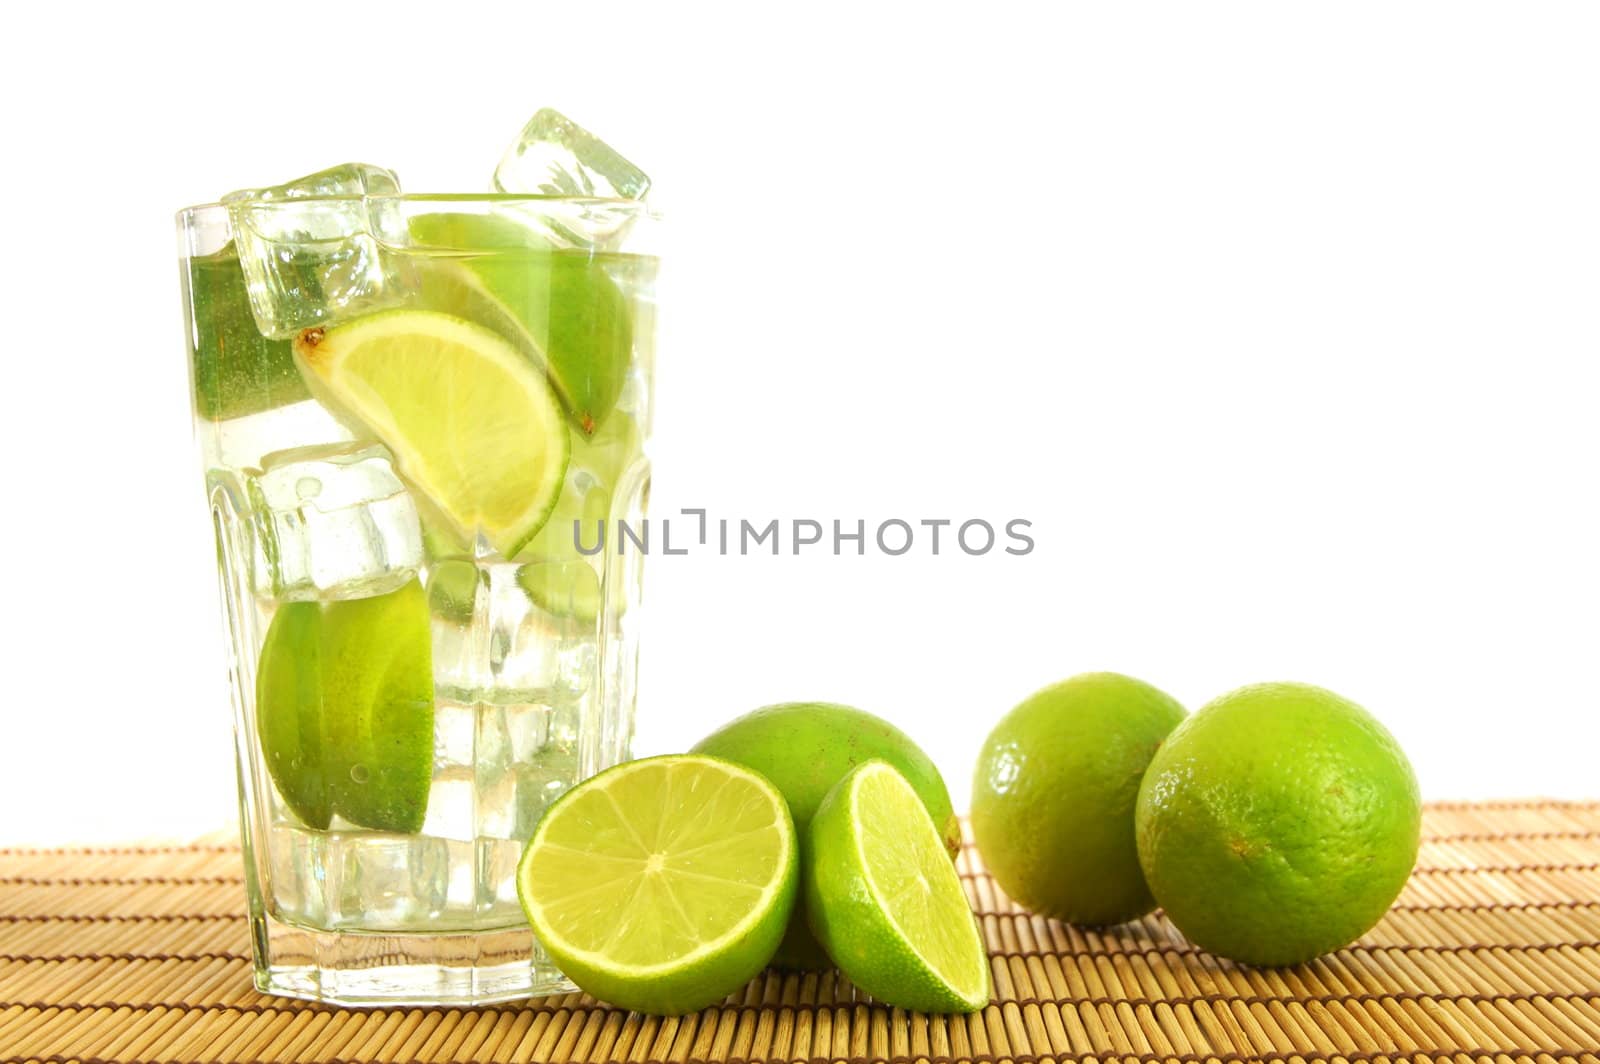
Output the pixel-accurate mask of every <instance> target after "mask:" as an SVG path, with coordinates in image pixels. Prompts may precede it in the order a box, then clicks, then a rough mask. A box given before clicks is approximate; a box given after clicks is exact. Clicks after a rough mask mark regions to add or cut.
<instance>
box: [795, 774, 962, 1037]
mask: <svg viewBox="0 0 1600 1064" xmlns="http://www.w3.org/2000/svg"><path fill="white" fill-rule="evenodd" d="M809 853H810V861H809V864H808V865H807V867H806V875H805V892H806V915H807V918H808V919H809V920H810V921H811V930H812V931H813V932H815V933H816V936H817V938H818V939H819V940H820V941H821V942H822V945H823V948H825V949H826V950H827V951H828V955H829V956H830V957H832V958H833V962H834V963H835V964H837V965H838V966H839V969H840V971H842V972H844V974H845V975H847V976H849V977H850V981H851V982H853V983H855V984H856V985H857V986H859V987H860V988H861V989H863V990H865V991H866V992H867V993H869V994H871V995H872V996H873V997H875V998H877V999H878V1000H879V1001H882V1002H884V1003H886V1004H889V1005H897V1006H899V1007H900V1008H904V1009H915V1010H917V1011H920V1012H975V1011H977V1010H978V1009H981V1008H983V1006H984V1005H986V1004H988V1002H989V958H988V954H987V953H986V952H985V951H984V948H983V940H982V939H981V938H980V937H979V935H978V928H977V924H976V923H975V922H974V920H973V918H972V910H971V909H970V908H969V907H968V905H967V897H966V894H965V893H964V892H963V891H962V889H961V880H960V878H959V877H958V876H957V875H956V870H955V868H954V866H952V865H951V863H950V855H949V853H948V852H947V851H946V850H945V848H944V840H943V839H942V838H941V837H940V835H939V831H938V829H936V828H935V827H934V825H933V820H932V819H931V818H930V817H929V816H928V811H927V809H926V808H924V806H923V804H922V800H921V799H919V798H918V797H917V792H916V791H914V790H912V788H911V784H909V783H907V782H906V780H905V777H904V776H902V775H900V773H898V772H896V771H895V770H894V768H892V767H891V766H890V765H889V764H888V762H885V761H868V762H866V763H865V764H863V765H861V766H860V767H858V768H856V769H854V770H852V771H851V773H850V774H849V775H848V776H846V777H844V779H842V780H840V781H839V782H838V783H837V784H835V785H834V787H833V789H832V790H830V791H829V792H828V796H827V797H826V798H824V799H823V800H822V805H821V806H819V807H818V809H817V813H816V816H815V817H813V818H812V820H811V828H810V850H809Z"/></svg>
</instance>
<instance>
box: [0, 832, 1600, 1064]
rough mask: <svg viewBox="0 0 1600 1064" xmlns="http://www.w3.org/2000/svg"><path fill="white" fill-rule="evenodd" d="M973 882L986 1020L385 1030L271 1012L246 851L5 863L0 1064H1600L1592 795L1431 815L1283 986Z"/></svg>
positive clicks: (219, 845)
mask: <svg viewBox="0 0 1600 1064" xmlns="http://www.w3.org/2000/svg"><path fill="white" fill-rule="evenodd" d="M960 870H961V874H962V877H963V879H964V881H965V883H966V885H967V889H968V892H969V896H970V898H971V901H972V904H973V908H974V909H975V910H976V911H977V913H978V914H979V917H980V919H981V921H982V923H983V930H984V934H985V936H986V938H987V940H988V944H989V949H990V952H991V954H992V957H993V962H992V963H993V971H994V982H995V999H996V1000H995V1003H994V1004H992V1005H990V1006H989V1007H988V1008H987V1009H985V1010H984V1011H983V1012H982V1013H980V1014H978V1015H976V1016H970V1017H956V1018H945V1017H928V1016H922V1015H918V1014H908V1013H905V1012H902V1011H900V1010H898V1009H888V1008H883V1007H879V1006H875V1005H873V1004H871V1003H870V1002H868V1001H866V1000H865V999H863V998H862V997H860V996H859V995H858V994H856V993H855V992H854V991H853V990H852V988H851V987H850V986H849V985H848V983H846V982H845V981H844V980H843V979H842V978H839V977H838V976H836V975H834V974H832V973H830V974H827V975H808V976H797V975H780V974H776V973H768V974H766V975H764V976H762V977H761V978H758V979H757V980H755V981H754V982H753V983H751V984H750V985H749V986H747V987H746V988H745V989H744V990H743V991H742V992H741V993H739V994H737V995H735V996H734V997H733V998H731V999H729V1000H728V1001H727V1002H726V1003H725V1004H723V1005H721V1006H719V1007H717V1008H712V1009H707V1010H705V1011H704V1012H701V1013H699V1014H697V1015H692V1016H685V1017H681V1018H678V1019H660V1018H655V1017H646V1016H638V1015H634V1014H630V1013H626V1012H620V1011H617V1010H613V1009H608V1008H606V1007H604V1006H601V1005H598V1004H596V1003H595V1002H594V1001H593V1000H591V999H590V998H588V997H585V996H583V995H580V994H571V995H565V996H561V997H552V998H543V999H538V1000H534V1001H530V1002H526V1003H524V1004H521V1005H516V1006H505V1007H499V1008H483V1009H389V1010H374V1011H363V1010H347V1009H335V1008H329V1007H324V1006H318V1005H311V1004H306V1003H301V1002H293V1001H287V1000H282V999H276V998H269V997H264V996H262V995H260V994H257V993H256V992H255V991H254V990H253V989H251V986H250V960H249V949H250V944H249V941H248V937H247V934H246V928H245V921H244V917H243V915H242V914H243V908H244V886H243V880H242V877H241V872H240V860H239V853H238V850H237V848H236V847H235V846H234V845H232V844H231V843H229V842H225V841H201V842H197V843H193V844H190V845H185V846H175V847H118V848H79V849H54V850H23V849H11V850H0V1061H4V1062H6V1064H10V1062H13V1061H34V1060H46V1061H89V1062H95V1061H116V1062H119V1064H124V1062H128V1064H131V1062H155V1061H161V1062H169V1061H171V1062H184V1064H199V1062H223V1061H229V1062H232V1061H250V1062H269V1061H270V1062H294V1064H310V1062H341V1064H355V1062H361V1064H366V1062H378V1061H384V1062H390V1061H394V1062H427V1064H433V1062H442V1061H481V1062H499V1061H530V1060H532V1061H546V1060H550V1061H611V1060H619V1061H620V1060H626V1061H640V1062H652V1061H662V1062H666V1061H673V1062H676V1061H694V1060H807V1061H832V1060H849V1061H862V1060H872V1059H883V1060H895V1061H899V1060H906V1061H914V1060H926V1061H929V1062H931V1064H941V1062H945V1061H955V1060H979V1061H1000V1060H1017V1061H1033V1060H1044V1059H1074V1060H1091V1059H1092V1060H1115V1061H1121V1062H1139V1064H1157V1062H1163V1064H1164V1062H1186V1064H1187V1062H1201V1061H1218V1062H1231V1061H1245V1060H1261V1061H1284V1062H1291V1061H1292V1062H1304V1064H1323V1062H1336V1061H1342V1062H1349V1064H1366V1062H1369V1061H1379V1060H1400V1059H1404V1060H1410V1061H1445V1060H1449V1061H1455V1062H1466V1061H1471V1062H1477V1061H1539V1062H1550V1061H1582V1062H1585V1064H1600V802H1585V803H1557V802H1542V801H1540V802H1501V803H1492V804H1435V805H1431V806H1430V807H1429V808H1428V810H1427V814H1426V819H1425V824H1424V842H1423V846H1422V855H1421V859H1420V861H1419V863H1418V867H1417V870H1416V873H1415V874H1414V875H1413V876H1412V878H1411V882H1410V884H1409V885H1408V886H1407V888H1406V890H1405V893H1404V894H1403V895H1402V896H1401V898H1400V900H1399V902H1398V904H1397V905H1396V906H1395V908H1394V910H1393V911H1392V912H1391V913H1390V914H1389V916H1388V917H1387V918H1386V919H1385V920H1384V921H1383V922H1382V923H1381V924H1379V925H1378V927H1376V928H1375V929H1374V930H1373V931H1372V932H1371V933H1370V934H1368V935H1366V936H1365V937H1363V938H1362V939H1361V941H1360V942H1359V943H1357V944H1356V945H1354V946H1352V947H1350V948H1349V949H1345V950H1341V951H1340V952H1338V953H1336V954H1333V955H1331V956H1328V957H1324V958H1322V959H1320V960H1317V961H1315V962H1313V963H1311V964H1307V965H1303V966H1301V967H1297V968H1288V969H1278V970H1257V969H1250V968H1243V967H1240V966H1236V965H1234V964H1231V963H1229V962H1227V961H1220V960H1217V959H1215V958H1213V957H1210V956H1208V955H1207V954H1204V953H1202V952H1199V951H1197V950H1196V949H1195V948H1194V947H1192V946H1190V945H1189V944H1188V943H1186V942H1185V941H1184V940H1183V938H1182V937H1181V936H1180V935H1179V934H1178V933H1177V932H1176V931H1175V930H1174V929H1173V928H1172V926H1171V925H1170V924H1168V923H1167V922H1166V921H1165V920H1164V919H1163V918H1161V917H1160V916H1159V915H1157V916H1152V917H1149V918H1147V919H1145V920H1142V921H1139V922H1137V923H1134V924H1130V925H1126V926H1123V927H1119V928H1113V929H1110V930H1105V931H1086V930H1080V929H1078V928H1073V927H1066V926H1063V925H1061V924H1057V923H1053V922H1050V921H1046V920H1041V919H1038V918H1036V917H1032V916H1029V915H1027V914H1026V913H1023V912H1021V911H1020V910H1018V909H1017V908H1016V907H1014V906H1013V905H1011V903H1010V902H1008V901H1007V900H1006V899H1005V897H1004V896H1003V895H1002V894H1001V893H1000V892H999V891H998V890H997V889H996V888H995V885H994V883H993V881H992V880H990V879H989V877H988V876H987V874H986V873H985V872H984V870H983V866H982V864H981V862H980V861H979V859H978V855H977V853H976V851H975V850H974V849H972V848H971V846H970V843H969V846H968V848H967V850H966V851H965V852H964V853H963V854H962V855H961V861H960Z"/></svg>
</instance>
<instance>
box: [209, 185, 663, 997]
mask: <svg viewBox="0 0 1600 1064" xmlns="http://www.w3.org/2000/svg"><path fill="white" fill-rule="evenodd" d="M178 228H179V235H180V254H181V262H182V279H183V300H184V324H185V331H186V334H187V336H186V340H187V344H186V346H187V349H188V351H187V353H188V357H189V365H190V372H191V381H192V385H193V398H194V413H195V428H196V434H197V436H198V439H199V443H200V450H201V454H202V457H203V461H204V470H205V486H206V493H207V497H208V501H209V504H210V510H211V517H212V521H213V524H214V527H215V531H216V542H217V555H218V567H219V572H220V577H221V599H222V606H223V613H224V618H225V623H226V625H227V630H228V637H229V644H228V646H229V659H228V674H229V677H230V680H231V693H232V703H233V715H234V732H235V737H236V748H237V758H238V775H239V796H240V820H241V830H242V836H243V846H244V863H245V878H246V885H247V889H248V895H249V912H250V926H251V932H252V938H253V945H254V954H255V981H256V985H257V986H258V987H259V988H260V989H261V990H264V991H267V992H269V993H275V994H283V995H288V996H291V997H299V998H311V999H316V1000H322V1001H329V1002H338V1003H343V1004H363V1003H401V1002H405V1003H432V1004H450V1003H474V1002H489V1001H498V1000H505V999H510V998H516V997H522V996H527V995H531V994H541V993H550V992H559V991H565V990H569V989H571V984H570V983H568V982H567V981H566V980H565V979H564V978H563V976H562V975H561V973H560V972H559V971H557V970H556V969H555V968H554V967H553V966H552V965H551V964H550V963H549V961H548V960H547V959H546V958H545V957H544V956H542V955H541V953H540V952H539V949H538V946H537V943H536V942H535V941H534V940H533V938H532V936H531V935H530V933H529V930H528V926H527V924H526V922H525V920H524V918H523V915H522V911H521V908H520V906H519V904H518V901H517V886H516V868H517V861H518V858H519V856H520V854H521V852H522V847H523V844H524V843H525V842H526V841H527V839H528V836H529V835H530V834H531V832H532V830H533V827H534V824H535V822H536V821H537V820H538V819H539V817H540V815H541V814H542V813H543V811H544V810H545V808H546V807H547V806H549V804H550V803H551V802H552V801H554V800H555V799H556V798H557V797H558V796H559V795H561V794H562V793H563V792H564V791H566V790H567V789H568V788H569V787H571V786H572V785H573V784H574V783H576V782H578V781H579V780H581V779H583V778H584V777H586V776H589V775H592V774H594V773H595V772H598V771H599V770H601V769H603V768H605V767H607V766H609V765H612V764H615V763H617V762H619V761H622V760H625V759H626V758H627V757H628V756H629V743H630V740H631V736H632V732H633V714H634V686H635V684H634V680H635V665H636V658H637V648H638V641H637V623H638V609H637V607H638V605H639V581H640V567H641V564H642V559H641V557H640V555H639V553H638V552H636V551H629V552H626V553H620V552H619V550H618V548H619V547H621V546H622V544H621V543H620V542H619V539H620V537H616V536H615V535H613V536H611V537H609V538H607V539H604V540H600V533H599V530H598V526H599V525H600V524H601V523H604V524H606V525H609V526H610V527H611V528H613V529H614V528H615V527H616V525H615V522H616V521H618V520H623V521H629V522H631V523H635V524H637V523H638V522H639V521H641V520H642V518H643V516H644V508H645V503H646V498H647V496H648V492H649V479H650V467H649V462H648V460H647V459H646V457H645V451H644V443H645V440H646V438H647V437H648V435H649V431H650V415H651V391H652V389H651V374H652V363H653V357H654V337H655V328H654V325H655V290H654V284H655V274H656V262H657V259H656V254H655V248H654V241H655V240H656V238H657V235H656V230H657V220H656V218H655V217H654V216H652V215H651V214H650V212H649V211H648V209H647V208H646V207H644V206H643V205H641V204H639V203H636V202H632V201H620V200H581V199H564V198H540V197H517V196H401V195H394V196H370V195H369V196H330V197H312V198H300V199H294V200H288V201H285V200H275V199H273V198H272V197H271V196H266V195H264V196H259V197H250V196H245V197H241V198H237V199H231V200H230V202H228V203H226V204H213V205H207V206H201V207H193V208H190V209H187V210H184V211H182V212H181V213H180V214H179V215H178ZM579 525H581V527H582V530H583V531H582V534H581V535H579V534H578V527H577V526H579ZM597 540H599V541H600V542H603V543H605V549H602V550H599V551H596V550H595V547H596V542H597Z"/></svg>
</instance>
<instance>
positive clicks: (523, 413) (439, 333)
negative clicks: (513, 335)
mask: <svg viewBox="0 0 1600 1064" xmlns="http://www.w3.org/2000/svg"><path fill="white" fill-rule="evenodd" d="M294 357H295V361H296V362H297V363H298V364H299V366H300V369H301V372H302V374H303V375H304V376H305V378H306V381H307V383H308V384H309V385H310V386H311V390H312V392H313V394H315V395H316V396H317V397H318V398H319V399H321V400H322V401H323V402H324V403H325V404H326V405H328V406H329V407H331V408H333V409H334V410H335V411H336V412H338V413H340V414H341V415H343V416H344V418H345V419H346V420H347V421H351V422H354V423H355V424H356V426H357V427H359V428H361V429H364V430H366V431H367V432H370V433H371V434H373V435H374V436H376V437H377V438H378V439H380V440H382V441H383V443H385V444H386V445H388V447H389V449H390V450H391V451H393V452H394V454H395V457H396V459H397V461H398V466H399V469H400V471H401V472H402V473H403V474H404V475H405V477H406V478H407V479H408V480H409V481H410V482H411V483H412V484H413V485H414V486H415V487H416V488H417V489H418V490H419V491H420V492H421V493H422V494H423V495H424V496H426V498H427V500H428V501H429V502H431V503H432V504H433V508H434V509H435V510H437V511H439V513H440V514H442V515H443V516H444V518H446V519H447V520H448V521H449V522H450V523H451V524H453V525H454V526H455V531H457V532H458V533H460V535H461V536H462V537H464V538H466V539H467V540H469V541H470V540H471V539H473V538H474V537H475V536H477V535H482V536H483V537H485V538H486V539H487V540H488V541H489V544H490V546H492V547H493V548H494V549H495V550H496V551H498V552H499V553H500V554H501V555H502V556H505V557H510V556H511V555H512V554H515V553H516V551H517V550H518V548H520V547H521V546H522V545H523V544H525V543H527V542H528V541H529V540H530V539H532V538H533V537H534V535H535V534H537V533H538V531H539V529H540V528H541V527H543V525H544V523H545V520H546V519H547V518H548V517H549V515H550V511H551V510H552V509H553V508H554V507H555V503H556V499H557V498H558V497H559V496H560V494H561V484H562V479H563V476H564V475H565V473H566V468H567V457H568V454H569V453H570V448H571V442H570V440H569V438H568V434H567V427H566V423H565V419H564V418H563V416H562V413H561V406H560V404H559V403H558V402H557V401H556V397H555V394H554V393H553V392H552V391H551V389H550V385H549V383H548V382H547V381H546V380H545V377H544V375H543V374H542V373H540V372H539V370H538V369H537V368H535V367H534V366H532V365H530V364H529V362H528V360H527V359H525V358H524V357H522V355H520V354H519V353H518V352H517V351H516V349H515V348H513V347H512V346H511V345H510V344H509V343H507V342H506V341H505V340H503V339H501V338H500V337H499V336H498V335H496V334H495V333H493V332H491V331H490V330H488V329H485V328H483V327H482V326H480V325H475V324H473V323H472V322H469V321H464V320H462V319H460V318H455V317H452V316H450V315H448V314H440V313H436V312H434V311H427V310H391V311H385V312H382V313H379V314H371V315H368V316H366V317H363V318H357V319H356V320H355V321H352V322H350V323H349V324H348V325H341V326H336V327H334V328H329V329H306V330H304V331H303V332H301V333H300V335H299V336H297V337H296V338H295V340H294Z"/></svg>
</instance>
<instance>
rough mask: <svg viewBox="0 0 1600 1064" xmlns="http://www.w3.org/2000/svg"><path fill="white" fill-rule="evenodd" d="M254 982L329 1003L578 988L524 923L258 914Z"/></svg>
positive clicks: (478, 999)
mask: <svg viewBox="0 0 1600 1064" xmlns="http://www.w3.org/2000/svg"><path fill="white" fill-rule="evenodd" d="M250 925H251V926H250V932H251V938H252V942H253V945H254V950H255V983H256V989H257V990H260V991H261V992H262V993H264V994H277V995H279V996H281V997H291V998H301V999H304V1000H306V1001H321V1002H325V1003H327V1004H330V1005H488V1004H493V1003H495V1002H502V1001H517V1000H520V999H522V998H528V997H539V996H542V995H545V994H566V993H571V992H572V991H574V990H576V989H577V987H575V986H573V984H572V983H571V981H569V980H568V979H567V977H566V976H564V975H562V974H561V972H560V971H559V970H557V969H556V967H555V966H554V965H552V964H550V963H549V962H548V961H544V960H541V959H538V956H537V953H538V951H537V950H536V948H535V943H534V940H533V934H532V932H530V931H529V930H528V929H527V928H525V927H524V928H503V929H496V930H490V931H453V932H434V933H420V932H419V933H416V934H404V933H397V932H391V931H381V932H380V931H321V930H315V929H311V928H305V927H299V926H296V925H294V924H286V923H282V922H281V921H278V920H274V919H272V918H271V917H270V916H264V915H255V916H252V917H251V921H250Z"/></svg>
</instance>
